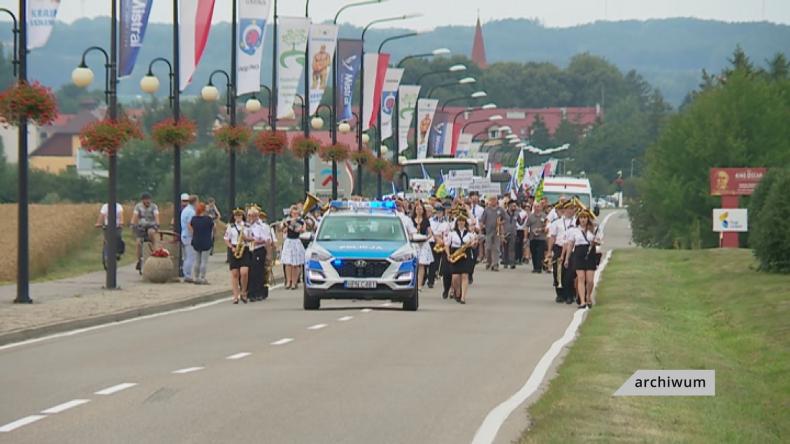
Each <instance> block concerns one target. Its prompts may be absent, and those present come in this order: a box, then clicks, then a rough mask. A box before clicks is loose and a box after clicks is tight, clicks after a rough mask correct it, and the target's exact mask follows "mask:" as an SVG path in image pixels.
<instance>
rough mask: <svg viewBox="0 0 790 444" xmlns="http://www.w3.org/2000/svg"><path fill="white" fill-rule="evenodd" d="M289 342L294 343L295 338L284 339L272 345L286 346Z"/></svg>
mask: <svg viewBox="0 0 790 444" xmlns="http://www.w3.org/2000/svg"><path fill="white" fill-rule="evenodd" d="M289 342H293V338H282V339H280V340H279V341H274V342H272V343H271V345H285V344H287V343H289Z"/></svg>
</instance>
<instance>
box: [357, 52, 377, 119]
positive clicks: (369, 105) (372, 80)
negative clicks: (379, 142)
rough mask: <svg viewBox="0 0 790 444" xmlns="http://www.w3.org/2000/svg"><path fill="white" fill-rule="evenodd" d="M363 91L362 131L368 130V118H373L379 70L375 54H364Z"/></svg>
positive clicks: (360, 116)
mask: <svg viewBox="0 0 790 444" xmlns="http://www.w3.org/2000/svg"><path fill="white" fill-rule="evenodd" d="M363 57H364V58H365V72H363V73H362V75H363V76H365V90H364V91H362V113H361V114H360V115H359V118H360V119H362V131H366V130H367V129H368V128H370V118H371V117H372V116H373V109H374V108H373V97H374V91H375V90H376V75H377V73H378V68H379V55H378V54H377V53H375V52H374V53H365V54H364V56H363Z"/></svg>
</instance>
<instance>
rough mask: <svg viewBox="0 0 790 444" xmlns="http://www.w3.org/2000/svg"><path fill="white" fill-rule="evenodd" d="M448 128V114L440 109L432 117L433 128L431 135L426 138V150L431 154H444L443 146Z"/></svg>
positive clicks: (446, 138)
mask: <svg viewBox="0 0 790 444" xmlns="http://www.w3.org/2000/svg"><path fill="white" fill-rule="evenodd" d="M449 129H450V114H448V113H446V112H442V111H437V112H436V114H435V115H434V117H433V129H432V130H431V136H430V138H429V139H428V152H429V153H430V154H431V155H442V154H445V152H444V151H445V150H444V147H445V146H446V143H447V140H448V136H449V134H448V133H449Z"/></svg>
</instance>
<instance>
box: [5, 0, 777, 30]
mask: <svg viewBox="0 0 790 444" xmlns="http://www.w3.org/2000/svg"><path fill="white" fill-rule="evenodd" d="M350 1H352V0H312V2H311V6H310V13H311V15H312V16H313V18H314V19H315V20H316V21H324V20H327V19H330V18H332V17H334V14H335V12H336V11H337V10H338V9H339V8H340V7H341V6H342V5H344V4H347V3H349V2H350ZM12 3H15V2H14V1H11V0H0V6H6V7H12V8H13V5H12ZM110 4H111V3H110V2H109V1H108V0H62V3H61V8H60V12H59V18H60V19H61V20H63V21H66V22H72V21H74V20H76V19H78V18H80V17H95V16H98V15H109V13H110ZM171 5H172V3H171V1H170V0H154V6H153V11H152V12H151V19H152V21H156V22H169V21H170V20H171V14H172V7H171ZM230 5H231V3H230V0H216V6H215V10H214V21H229V20H230ZM447 5H452V6H451V7H450V8H448V7H447ZM478 8H479V10H480V17H481V18H482V19H483V21H489V20H496V19H503V18H522V17H523V18H538V19H540V20H542V21H543V23H544V24H545V25H546V26H552V27H565V26H573V25H577V24H580V23H590V22H594V21H596V20H627V19H640V20H644V19H650V18H666V17H698V18H704V19H715V20H724V21H763V20H766V21H770V22H776V23H785V24H790V0H386V1H385V2H384V3H382V4H380V5H371V6H362V7H358V8H352V9H350V10H348V11H347V12H344V13H343V15H342V16H341V20H340V21H341V22H350V23H354V24H356V25H360V26H361V25H364V24H366V23H367V22H369V21H370V20H373V19H377V18H384V17H391V16H397V15H401V14H404V13H412V12H419V13H422V14H423V17H420V18H417V19H411V20H409V21H404V22H401V23H397V22H395V24H392V25H391V26H398V27H408V28H414V29H420V30H427V29H432V28H435V27H436V26H443V25H466V26H468V25H472V24H474V21H475V17H476V16H477V11H478ZM279 14H280V15H304V1H303V0H280V1H279ZM385 25H386V24H382V25H381V27H386V26H385Z"/></svg>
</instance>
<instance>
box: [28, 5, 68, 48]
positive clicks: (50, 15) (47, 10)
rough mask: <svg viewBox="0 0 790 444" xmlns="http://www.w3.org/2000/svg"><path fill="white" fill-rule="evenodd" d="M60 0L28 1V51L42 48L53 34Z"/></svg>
mask: <svg viewBox="0 0 790 444" xmlns="http://www.w3.org/2000/svg"><path fill="white" fill-rule="evenodd" d="M58 6H60V0H28V2H27V49H36V48H41V47H43V46H44V45H46V44H47V41H48V40H49V36H50V35H51V34H52V26H54V25H55V19H56V18H57V16H58Z"/></svg>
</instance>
